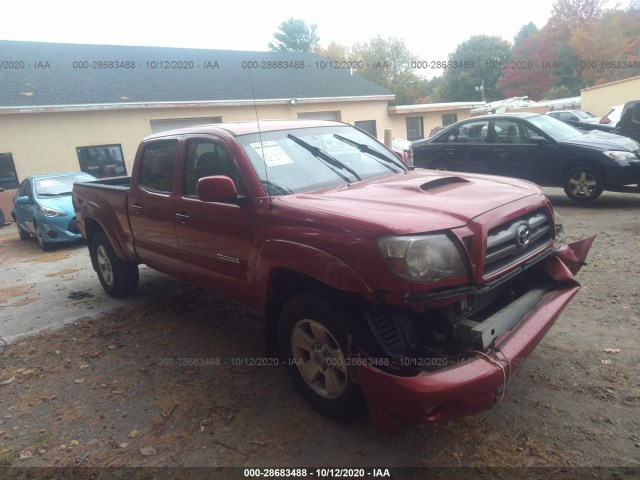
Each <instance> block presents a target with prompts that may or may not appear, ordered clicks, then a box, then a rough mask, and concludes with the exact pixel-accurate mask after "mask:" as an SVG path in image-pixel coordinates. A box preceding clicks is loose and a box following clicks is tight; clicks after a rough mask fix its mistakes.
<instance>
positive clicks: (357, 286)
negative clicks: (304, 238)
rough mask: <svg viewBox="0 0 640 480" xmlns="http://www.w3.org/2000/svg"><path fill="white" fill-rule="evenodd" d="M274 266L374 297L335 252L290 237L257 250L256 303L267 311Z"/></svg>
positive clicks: (363, 282)
mask: <svg viewBox="0 0 640 480" xmlns="http://www.w3.org/2000/svg"><path fill="white" fill-rule="evenodd" d="M275 268H282V269H286V270H291V271H293V272H296V273H300V274H302V275H306V276H308V277H311V278H314V279H316V280H318V281H320V282H322V283H324V284H325V285H327V286H329V287H330V288H335V289H338V290H345V291H350V292H356V293H359V294H361V295H363V296H364V297H365V298H367V299H370V300H373V299H374V291H373V290H372V289H371V287H370V286H369V285H368V284H367V282H366V281H365V280H364V279H363V278H362V277H361V276H360V274H358V272H356V271H355V270H354V269H353V268H351V267H350V266H349V265H348V264H347V263H345V262H344V261H343V260H341V259H340V258H338V257H336V256H335V255H333V254H331V253H329V252H326V251H324V250H320V249H318V248H315V247H311V246H309V245H304V244H301V243H297V242H292V241H288V240H278V239H276V240H267V241H266V242H264V243H263V244H262V245H261V246H260V248H259V251H258V258H257V261H256V271H255V279H256V284H257V292H256V293H257V302H258V304H259V308H260V309H261V310H264V308H265V306H266V303H267V295H268V293H269V292H268V291H269V279H270V274H271V272H272V271H273V269H275Z"/></svg>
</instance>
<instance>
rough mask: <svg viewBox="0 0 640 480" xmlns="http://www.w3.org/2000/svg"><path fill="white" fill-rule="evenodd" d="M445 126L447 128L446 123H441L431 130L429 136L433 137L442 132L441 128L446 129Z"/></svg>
mask: <svg viewBox="0 0 640 480" xmlns="http://www.w3.org/2000/svg"><path fill="white" fill-rule="evenodd" d="M445 128H447V126H446V125H440V126H439V127H433V128H432V129H431V130H429V136H428V137H427V138H431V137H433V136H434V135H435V134H436V133H438V132H440V131H441V130H444V129H445Z"/></svg>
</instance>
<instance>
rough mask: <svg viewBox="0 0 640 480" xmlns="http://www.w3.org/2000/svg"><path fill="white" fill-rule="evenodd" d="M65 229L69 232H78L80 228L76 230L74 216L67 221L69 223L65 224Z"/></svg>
mask: <svg viewBox="0 0 640 480" xmlns="http://www.w3.org/2000/svg"><path fill="white" fill-rule="evenodd" d="M67 231H68V232H71V233H80V230H78V222H77V221H76V217H73V218H72V219H71V221H70V222H69V225H67Z"/></svg>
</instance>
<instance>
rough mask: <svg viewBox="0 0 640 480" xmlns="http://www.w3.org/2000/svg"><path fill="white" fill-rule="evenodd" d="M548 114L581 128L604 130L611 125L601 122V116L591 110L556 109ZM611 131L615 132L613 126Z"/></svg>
mask: <svg viewBox="0 0 640 480" xmlns="http://www.w3.org/2000/svg"><path fill="white" fill-rule="evenodd" d="M547 115H549V116H551V117H553V118H557V119H558V120H561V121H563V122H565V123H568V124H569V125H572V126H574V127H576V128H579V129H580V130H596V129H597V130H604V131H606V130H607V129H608V128H609V127H608V126H607V125H603V124H600V118H601V117H596V116H595V115H592V114H591V113H589V112H583V111H582V110H555V111H551V112H547ZM609 130H610V133H614V132H613V131H612V130H613V126H611V127H610V128H609Z"/></svg>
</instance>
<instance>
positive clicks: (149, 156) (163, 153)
mask: <svg viewBox="0 0 640 480" xmlns="http://www.w3.org/2000/svg"><path fill="white" fill-rule="evenodd" d="M177 148H178V142H177V140H163V141H159V142H154V143H150V144H149V145H147V146H146V147H145V149H144V153H143V154H142V165H140V173H139V176H138V183H139V184H140V186H141V187H144V188H146V189H148V190H153V191H156V192H162V193H171V192H172V191H173V178H174V167H175V164H176V151H177Z"/></svg>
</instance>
